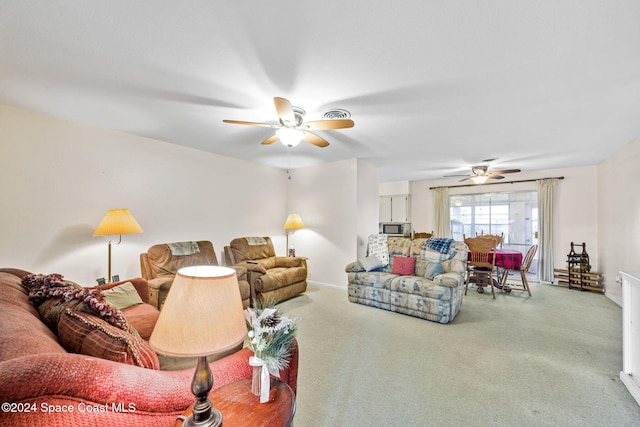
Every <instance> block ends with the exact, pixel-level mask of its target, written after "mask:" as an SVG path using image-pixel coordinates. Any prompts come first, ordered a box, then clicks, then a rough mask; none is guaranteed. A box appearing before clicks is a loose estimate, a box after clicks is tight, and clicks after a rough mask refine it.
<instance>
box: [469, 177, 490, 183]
mask: <svg viewBox="0 0 640 427" xmlns="http://www.w3.org/2000/svg"><path fill="white" fill-rule="evenodd" d="M488 179H489V175H474V176H472V177H471V181H473V183H474V184H484V183H485V182H487V180H488Z"/></svg>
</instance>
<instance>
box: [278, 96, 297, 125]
mask: <svg viewBox="0 0 640 427" xmlns="http://www.w3.org/2000/svg"><path fill="white" fill-rule="evenodd" d="M273 103H274V104H275V105H276V111H277V112H278V117H280V121H281V122H282V124H283V125H285V126H295V125H296V115H295V114H294V113H293V107H291V103H290V102H289V100H288V99H284V98H278V97H277V96H276V97H275V98H273Z"/></svg>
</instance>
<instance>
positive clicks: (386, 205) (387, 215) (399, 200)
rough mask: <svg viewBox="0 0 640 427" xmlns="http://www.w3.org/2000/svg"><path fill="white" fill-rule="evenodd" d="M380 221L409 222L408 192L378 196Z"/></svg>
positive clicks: (409, 205)
mask: <svg viewBox="0 0 640 427" xmlns="http://www.w3.org/2000/svg"><path fill="white" fill-rule="evenodd" d="M379 208H380V214H379V220H380V222H411V199H410V196H409V195H408V194H400V195H396V196H380V201H379Z"/></svg>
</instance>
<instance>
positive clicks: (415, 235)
mask: <svg viewBox="0 0 640 427" xmlns="http://www.w3.org/2000/svg"><path fill="white" fill-rule="evenodd" d="M432 236H433V231H432V232H431V233H420V232H414V233H413V238H414V239H428V238H429V237H432Z"/></svg>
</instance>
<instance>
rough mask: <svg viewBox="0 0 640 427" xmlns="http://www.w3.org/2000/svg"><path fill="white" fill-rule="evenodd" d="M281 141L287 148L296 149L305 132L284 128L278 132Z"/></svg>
mask: <svg viewBox="0 0 640 427" xmlns="http://www.w3.org/2000/svg"><path fill="white" fill-rule="evenodd" d="M276 135H278V138H279V139H280V141H281V142H282V143H283V144H284V145H286V146H287V147H295V146H296V145H298V144H300V141H302V139H303V138H304V132H302V131H299V130H297V129H291V128H282V129H278V130H277V131H276Z"/></svg>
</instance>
